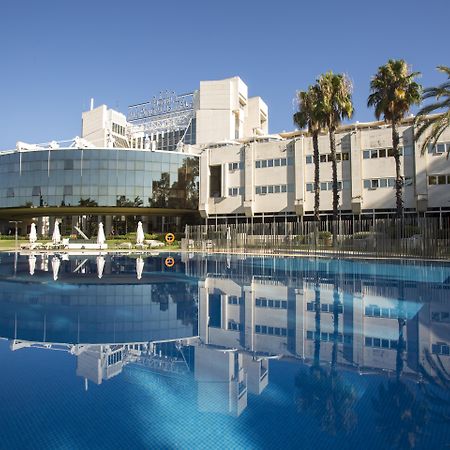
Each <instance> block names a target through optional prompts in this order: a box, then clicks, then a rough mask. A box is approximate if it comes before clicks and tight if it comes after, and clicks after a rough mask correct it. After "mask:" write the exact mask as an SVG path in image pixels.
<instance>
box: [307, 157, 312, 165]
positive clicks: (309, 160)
mask: <svg viewBox="0 0 450 450" xmlns="http://www.w3.org/2000/svg"><path fill="white" fill-rule="evenodd" d="M312 163H313V157H312V155H306V164H312Z"/></svg>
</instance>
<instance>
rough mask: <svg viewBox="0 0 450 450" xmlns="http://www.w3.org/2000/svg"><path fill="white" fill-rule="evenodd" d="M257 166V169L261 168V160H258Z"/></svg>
mask: <svg viewBox="0 0 450 450" xmlns="http://www.w3.org/2000/svg"><path fill="white" fill-rule="evenodd" d="M255 167H256V168H257V169H260V168H261V161H256V163H255Z"/></svg>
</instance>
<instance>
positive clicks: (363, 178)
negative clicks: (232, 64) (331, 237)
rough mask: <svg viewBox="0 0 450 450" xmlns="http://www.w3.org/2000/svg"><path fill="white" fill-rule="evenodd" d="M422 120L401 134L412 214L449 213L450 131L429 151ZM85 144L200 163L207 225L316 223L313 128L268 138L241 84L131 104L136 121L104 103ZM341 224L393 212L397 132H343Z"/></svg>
mask: <svg viewBox="0 0 450 450" xmlns="http://www.w3.org/2000/svg"><path fill="white" fill-rule="evenodd" d="M414 128H415V125H414V118H413V117H409V118H407V119H405V120H404V121H403V122H402V125H401V127H400V129H399V132H400V145H401V152H402V157H401V167H402V176H403V179H404V189H403V200H404V208H405V214H414V215H415V214H428V215H429V214H431V215H440V216H441V217H442V216H443V215H449V214H450V189H449V184H450V162H449V160H448V159H447V158H446V154H447V152H448V150H449V149H450V129H449V130H446V131H445V132H444V133H443V134H442V136H441V137H440V139H439V142H438V145H436V146H435V147H432V148H431V147H430V148H429V149H427V152H426V153H425V154H423V155H422V154H421V146H422V141H419V142H416V141H415V139H414ZM82 137H83V138H84V139H86V140H89V141H90V142H92V144H94V145H99V146H105V147H109V146H121V147H131V148H143V149H144V148H147V149H153V150H155V149H156V150H157V149H160V150H179V151H182V152H189V153H193V154H196V155H199V156H200V171H199V172H200V173H199V175H200V185H199V211H200V214H201V216H202V217H203V218H204V219H205V220H206V222H207V223H245V222H247V223H250V222H251V223H254V222H256V223H258V222H272V221H276V220H285V221H301V220H303V219H304V218H306V219H307V218H308V217H312V215H313V204H314V193H313V191H314V164H313V156H312V155H313V148H312V139H311V137H310V136H308V134H307V133H306V132H305V131H293V132H288V133H285V132H284V133H280V134H273V135H270V134H269V129H268V108H267V105H266V104H265V103H264V101H263V100H262V99H261V98H260V97H249V96H248V88H247V86H246V84H245V83H244V82H243V81H242V80H241V79H240V78H239V77H233V78H228V79H224V80H215V81H201V82H200V86H199V89H198V90H196V91H194V92H192V93H189V94H183V95H181V96H177V95H175V94H174V93H171V92H165V93H161V94H160V95H159V97H154V98H153V99H152V100H151V101H150V102H146V103H141V104H138V105H133V106H131V107H130V108H129V112H128V117H127V118H125V116H124V115H122V114H120V113H117V112H115V111H112V110H109V109H107V108H106V107H105V106H104V105H103V106H100V107H98V108H96V109H93V110H92V111H88V112H86V113H83V133H82ZM336 144H337V153H338V154H337V158H338V183H339V189H340V203H339V210H340V215H341V217H345V216H347V217H351V216H353V217H355V216H357V217H359V216H366V217H367V216H380V215H381V216H389V215H393V214H395V209H396V205H395V164H394V157H393V151H392V135H391V129H390V126H389V125H387V124H385V123H384V122H369V123H358V122H357V123H354V124H350V125H344V126H342V127H341V128H340V129H339V130H338V131H337V136H336ZM319 150H320V180H321V181H320V191H321V192H320V209H321V212H322V215H323V216H327V215H331V212H332V169H331V160H330V149H329V139H328V135H327V133H325V132H324V133H322V134H321V135H320V136H319Z"/></svg>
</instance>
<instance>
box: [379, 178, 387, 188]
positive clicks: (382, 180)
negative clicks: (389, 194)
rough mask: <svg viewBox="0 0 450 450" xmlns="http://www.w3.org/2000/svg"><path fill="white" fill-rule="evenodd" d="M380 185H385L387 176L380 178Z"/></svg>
mask: <svg viewBox="0 0 450 450" xmlns="http://www.w3.org/2000/svg"><path fill="white" fill-rule="evenodd" d="M380 187H382V188H383V187H387V178H382V179H381V180H380Z"/></svg>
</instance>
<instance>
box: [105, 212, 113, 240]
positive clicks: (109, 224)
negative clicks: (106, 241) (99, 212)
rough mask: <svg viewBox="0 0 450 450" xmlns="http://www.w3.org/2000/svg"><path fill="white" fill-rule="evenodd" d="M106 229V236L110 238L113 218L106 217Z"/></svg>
mask: <svg viewBox="0 0 450 450" xmlns="http://www.w3.org/2000/svg"><path fill="white" fill-rule="evenodd" d="M104 229H105V235H106V236H109V235H110V234H111V230H112V216H105V222H104Z"/></svg>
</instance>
